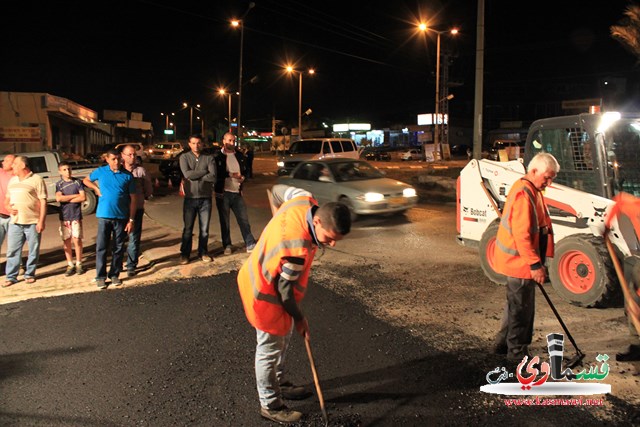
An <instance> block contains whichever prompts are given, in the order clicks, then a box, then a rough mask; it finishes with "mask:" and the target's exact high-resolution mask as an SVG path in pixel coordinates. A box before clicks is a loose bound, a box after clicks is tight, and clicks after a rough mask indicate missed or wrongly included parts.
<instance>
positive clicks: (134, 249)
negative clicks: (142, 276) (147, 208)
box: [127, 209, 144, 271]
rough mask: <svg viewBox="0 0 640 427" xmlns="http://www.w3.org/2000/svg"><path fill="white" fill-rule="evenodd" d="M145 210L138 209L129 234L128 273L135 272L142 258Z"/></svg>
mask: <svg viewBox="0 0 640 427" xmlns="http://www.w3.org/2000/svg"><path fill="white" fill-rule="evenodd" d="M143 216H144V209H138V210H137V211H136V216H135V217H134V218H133V219H134V221H133V230H131V232H130V233H129V245H128V246H127V271H134V270H135V269H136V267H137V266H138V258H140V238H141V237H142V217H143Z"/></svg>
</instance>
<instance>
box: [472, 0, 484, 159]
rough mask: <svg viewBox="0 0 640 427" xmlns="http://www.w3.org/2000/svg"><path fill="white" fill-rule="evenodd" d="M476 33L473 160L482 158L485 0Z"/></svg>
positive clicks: (480, 4) (479, 7)
mask: <svg viewBox="0 0 640 427" xmlns="http://www.w3.org/2000/svg"><path fill="white" fill-rule="evenodd" d="M476 25H477V31H476V94H475V102H474V112H473V158H474V159H480V158H481V157H482V108H483V107H482V93H483V91H482V89H483V87H482V85H483V84H484V78H483V76H482V73H484V0H478V19H477V24H476Z"/></svg>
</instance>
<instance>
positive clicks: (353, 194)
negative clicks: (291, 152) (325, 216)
mask: <svg viewBox="0 0 640 427" xmlns="http://www.w3.org/2000/svg"><path fill="white" fill-rule="evenodd" d="M278 183H279V184H285V185H290V186H293V187H298V188H302V189H305V190H307V191H309V192H311V193H312V194H313V195H314V196H315V198H316V200H318V203H320V204H322V203H324V202H330V201H335V202H343V203H345V204H346V205H347V206H349V209H350V210H351V215H352V219H353V220H355V219H356V218H357V217H358V215H373V214H390V213H397V212H404V211H406V210H407V209H409V208H411V207H413V206H415V204H416V203H417V202H418V196H417V194H416V190H415V189H414V188H413V187H412V186H411V185H409V184H407V183H404V182H402V181H397V180H395V179H390V178H386V177H385V176H384V174H383V173H382V172H381V171H380V170H379V169H378V168H376V167H375V166H373V165H371V164H370V163H368V162H366V161H363V160H355V159H325V160H309V161H305V162H301V163H300V164H298V166H296V168H295V169H294V170H293V172H291V175H288V176H282V177H280V178H278Z"/></svg>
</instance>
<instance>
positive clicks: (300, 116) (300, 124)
mask: <svg viewBox="0 0 640 427" xmlns="http://www.w3.org/2000/svg"><path fill="white" fill-rule="evenodd" d="M286 70H287V72H288V73H298V139H302V71H298V70H295V69H294V68H293V66H291V65H287V68H286ZM315 72H316V70H314V69H313V68H310V69H309V71H308V73H309V74H315Z"/></svg>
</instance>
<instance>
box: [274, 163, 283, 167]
mask: <svg viewBox="0 0 640 427" xmlns="http://www.w3.org/2000/svg"><path fill="white" fill-rule="evenodd" d="M276 166H278V167H279V168H283V167H284V162H276Z"/></svg>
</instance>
